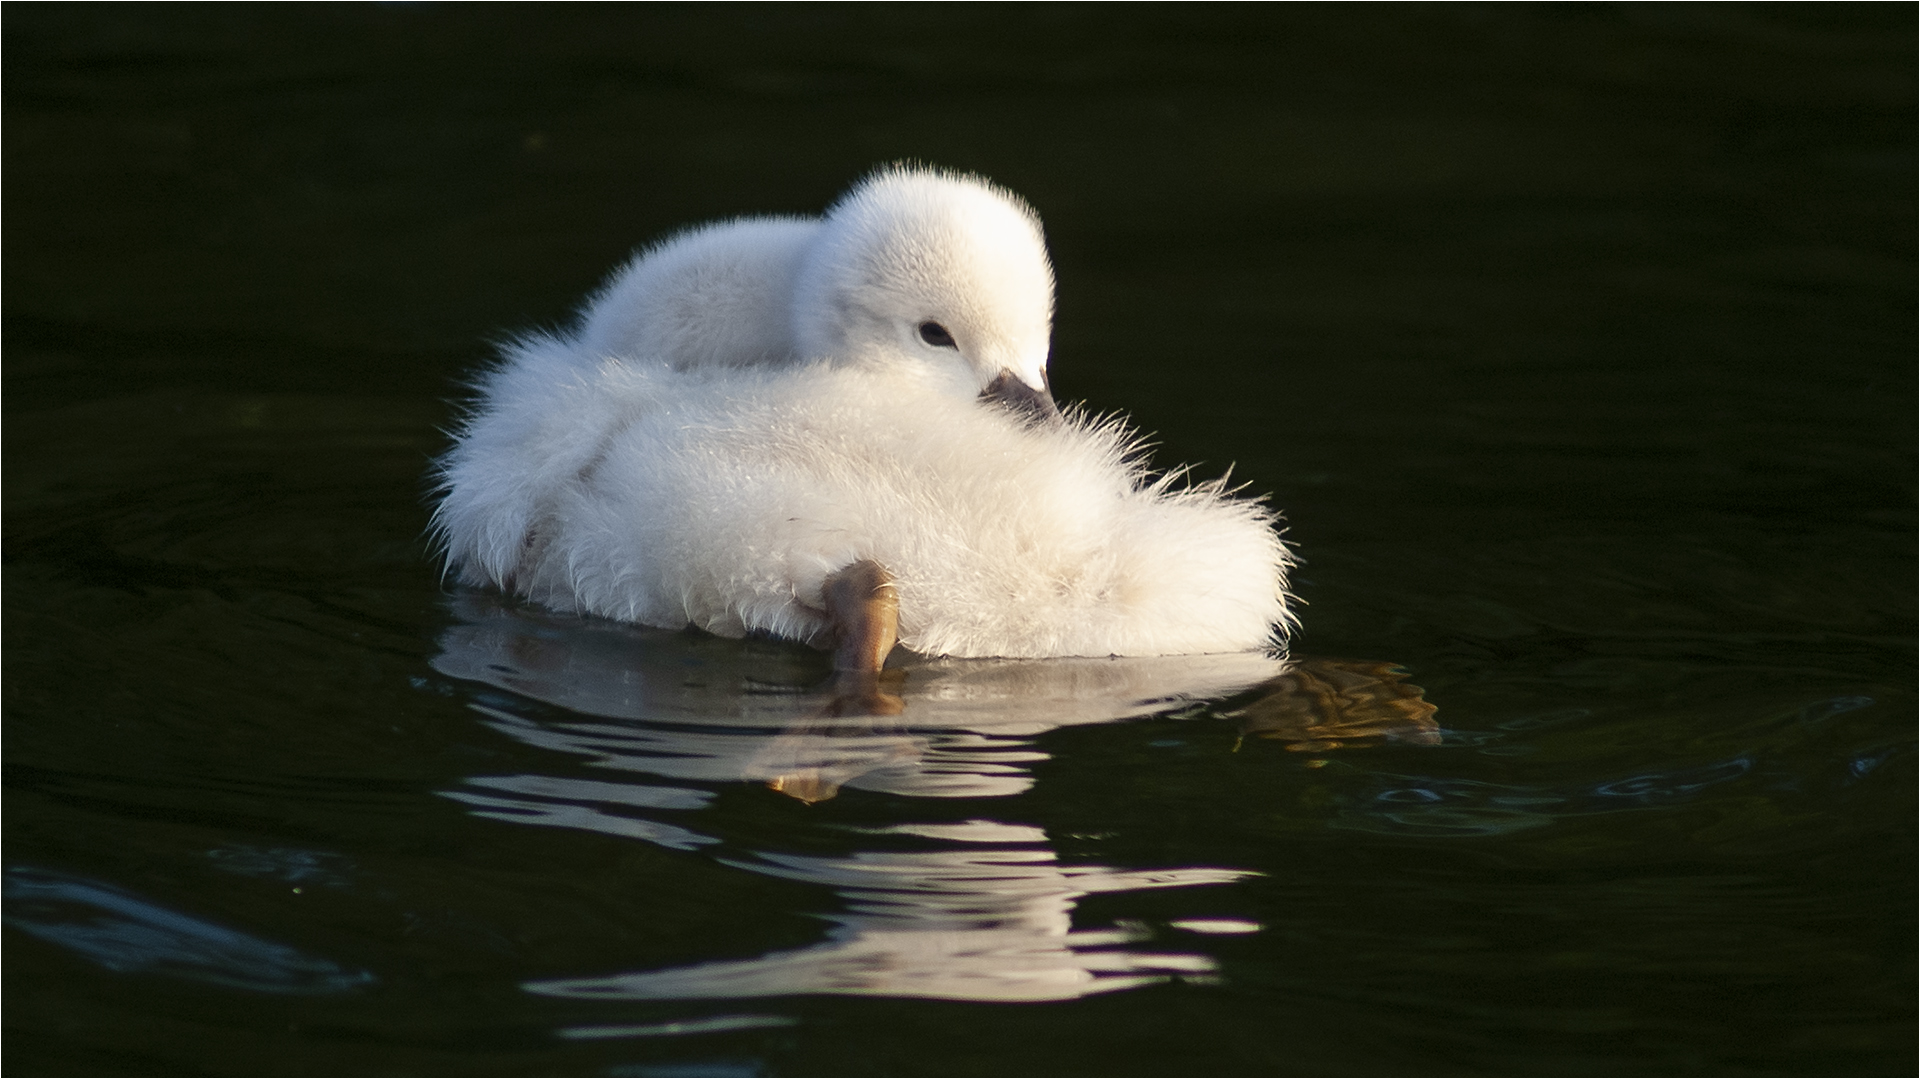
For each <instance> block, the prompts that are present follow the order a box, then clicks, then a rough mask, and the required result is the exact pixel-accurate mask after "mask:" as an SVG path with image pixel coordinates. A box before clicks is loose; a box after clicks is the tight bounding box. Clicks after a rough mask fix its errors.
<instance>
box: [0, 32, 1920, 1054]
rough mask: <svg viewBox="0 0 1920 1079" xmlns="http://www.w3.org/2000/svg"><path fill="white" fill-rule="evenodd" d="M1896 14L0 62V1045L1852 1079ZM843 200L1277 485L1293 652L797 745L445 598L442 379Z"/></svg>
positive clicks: (1042, 693) (1874, 1032)
mask: <svg viewBox="0 0 1920 1079" xmlns="http://www.w3.org/2000/svg"><path fill="white" fill-rule="evenodd" d="M1915 29H1916V27H1915V16H1914V13H1913V10H1912V9H1911V8H1910V7H1904V6H1898V5H1886V6H1882V7H1875V8H1864V9H1861V8H1819V9H1776V8H1768V9H1761V10H1757V11H1738V10H1729V9H1724V8H1719V7H1716V8H1711V9H1651V10H1646V9H1638V8H1626V9H1564V10H1563V9H1520V10H1514V9H1494V10H1479V9H1441V10H1420V11H1407V10H1389V11H1372V10H1368V11H1364V12H1361V11H1353V10H1346V9H1341V10H1329V11H1313V10H1308V11H1301V10H1295V9H1291V8H1288V9H1281V10H1277V11H1272V12H1266V13H1253V12H1248V11H1245V10H1242V9H1237V8H1236V9H1217V10H1216V9H1190V8H1178V9H1168V10H1145V11H1136V10H1133V9H1128V10H1126V11H1124V12H1120V11H1105V12H1094V13H1089V12H1087V11H1084V10H1082V9H1079V8H1037V9H1020V10H1018V11H1014V12H994V13H985V12H981V13H974V12H968V11H961V10H957V9H946V8H932V9H927V10H919V9H876V10H870V9H865V8H860V9H829V10H816V9H806V8H791V9H790V8H777V9H751V8H750V9H727V10H725V11H719V10H714V9H689V10H668V11H665V12H656V11H639V12H627V11H607V10H601V9H597V8H592V9H580V10H573V11H567V10H557V11H556V10H552V9H546V8H540V9H533V8H459V7H441V6H431V5H428V6H415V5H382V6H377V7H375V6H368V7H361V8H319V9H314V8H295V7H289V8H260V9H230V8H106V7H73V8H53V7H47V8H41V7H34V8H10V9H9V10H8V12H7V23H6V30H7V33H6V37H5V44H4V61H5V62H4V75H0V80H3V83H0V85H4V90H5V106H4V112H5V120H6V123H5V127H4V139H5V142H4V145H5V150H6V155H7V156H6V162H7V164H6V179H7V182H8V187H7V193H6V210H7V218H6V220H7V226H8V229H7V235H6V238H5V255H6V256H7V257H6V259H5V263H4V300H5V314H4V332H5V346H6V351H5V357H6V368H5V391H6V396H5V451H6V452H5V461H4V469H5V474H4V480H5V487H4V497H5V511H6V517H5V556H6V567H7V573H6V579H5V584H6V592H5V616H6V617H5V660H4V662H5V669H4V674H5V678H4V691H5V697H4V700H5V715H6V732H7V736H8V737H7V742H6V791H7V802H6V809H7V817H6V820H7V825H6V851H5V864H6V878H5V879H6V895H7V905H6V917H7V924H8V925H9V926H10V927H11V929H10V930H9V936H8V952H7V989H8V991H9V992H8V1008H7V1012H6V1023H7V1034H8V1037H7V1040H6V1050H5V1052H6V1061H5V1063H6V1067H7V1068H8V1070H10V1071H17V1072H21V1073H23V1074H27V1073H47V1074H59V1073H86V1074H98V1073H116V1074H117V1073H169V1074H178V1073H180V1072H183V1071H194V1072H211V1073H248V1074H261V1073H302V1074H313V1073H328V1072H342V1073H371V1072H379V1073H398V1072H422V1073H466V1074H495V1073H511V1074H550V1073H564V1074H611V1075H647V1074H668V1075H691V1074H703V1075H713V1074H767V1075H777V1074H836V1073H843V1074H882V1073H886V1074H945V1073H962V1072H964V1073H970V1074H1041V1073H1053V1074H1086V1073H1111V1074H1146V1073H1155V1074H1291V1073H1314V1074H1325V1073H1345V1072H1353V1073H1360V1072H1365V1073H1382V1072H1392V1071H1402V1072H1419V1073H1479V1074H1489V1073H1527V1074H1539V1073H1545V1072H1564V1073H1609V1074H1626V1073H1631V1074H1655V1073H1657V1074H1677V1073H1686V1074H1747V1073H1760V1074H1819V1073H1830V1072H1848V1073H1881V1072H1891V1071H1911V1070H1912V1069H1913V1067H1914V1066H1915V1060H1914V1052H1913V1045H1914V1029H1913V1004H1914V991H1913V985H1914V963H1913V954H1914V952H1913V944H1914V941H1913V925H1914V910H1913V892H1914V889H1913V880H1914V857H1913V851H1914V835H1913V832H1914V828H1913V812H1912V806H1913V795H1914V769H1913V762H1914V754H1913V729H1914V720H1915V715H1914V712H1915V707H1914V692H1913V690H1914V619H1913V606H1914V594H1915V577H1914V562H1913V551H1914V491H1913V478H1914V452H1913V447H1914V444H1915V429H1914V426H1915V425H1914V420H1913V400H1914V362H1913V357H1914V353H1915V344H1916V342H1915V329H1914V326H1915V315H1916V310H1915V301H1914V294H1915V273H1914V240H1913V237H1914V235H1915V224H1916V223H1915V213H1914V204H1915V183H1914V180H1915V166H1914V152H1915V145H1914V143H1915V139H1914V135H1913V132H1914V130H1915V126H1916V125H1915V119H1916V118H1915V109H1914V94H1913V86H1914V83H1915V77H1916V71H1915V61H1914V54H1913V48H1912V42H1913V39H1914V38H1913V35H1914V32H1915ZM900 158H918V159H922V160H928V161H933V162H937V163H941V164H945V165H949V166H953V167H958V168H966V169H976V170H979V171H980V172H982V173H984V174H986V175H989V176H992V177H994V178H995V179H997V180H999V181H1001V182H1003V183H1005V184H1007V185H1008V186H1010V187H1012V188H1013V189H1014V190H1016V191H1019V192H1020V193H1022V194H1023V195H1025V196H1026V197H1027V198H1029V199H1030V200H1031V201H1032V202H1033V203H1034V204H1035V206H1036V207H1037V208H1038V209H1039V211H1040V213H1041V214H1042V216H1043V218H1044V219H1045V221H1046V223H1047V228H1048V235H1049V241H1050V243H1051V245H1052V249H1053V252H1054V255H1055V259H1056V264H1057V270H1058V273H1059V278H1060V309H1059V319H1058V326H1057V333H1056V340H1055V354H1054V357H1055V358H1054V377H1055V385H1056V388H1057V389H1058V391H1059V392H1060V395H1061V396H1062V397H1064V398H1068V399H1074V400H1085V401H1087V402H1089V403H1090V404H1091V405H1092V406H1093V407H1095V408H1096V409H1101V410H1109V409H1112V410H1124V411H1127V412H1130V413H1131V414H1132V415H1133V417H1134V418H1135V420H1136V421H1137V422H1138V423H1139V424H1140V425H1141V426H1142V427H1143V428H1145V429H1146V430H1148V431H1151V432H1154V433H1155V437H1156V439H1157V441H1158V442H1159V449H1158V450H1157V451H1156V452H1157V459H1158V460H1159V461H1161V462H1162V463H1163V464H1175V463H1179V462H1184V461H1194V462H1199V463H1200V474H1201V475H1210V474H1217V473H1218V472H1219V471H1220V470H1222V469H1224V468H1226V467H1227V466H1228V465H1229V464H1231V465H1232V466H1233V468H1234V475H1235V476H1236V477H1237V478H1238V479H1239V480H1242V481H1244V482H1246V483H1248V484H1249V485H1250V487H1251V489H1252V490H1254V491H1258V492H1270V493H1271V494H1272V496H1273V498H1274V501H1275V503H1276V504H1277V505H1278V506H1280V507H1281V508H1282V509H1283V510H1284V511H1285V512H1286V514H1287V517H1288V521H1289V527H1290V532H1289V536H1290V538H1291V539H1292V540H1293V541H1295V542H1296V543H1297V544H1298V545H1299V549H1300V552H1301V554H1302V555H1303V556H1304V558H1305V559H1306V565H1305V567H1304V568H1303V570H1302V572H1301V575H1300V579H1299V581H1298V587H1299V590H1300V592H1301V593H1302V595H1303V597H1304V598H1305V600H1306V601H1307V603H1308V605H1307V606H1306V607H1305V608H1304V609H1303V611H1302V620H1303V626H1304V628H1303V632H1302V634H1301V637H1300V639H1299V641H1298V642H1297V644H1296V654H1297V655H1298V656H1299V657H1301V658H1303V659H1304V660H1306V661H1308V662H1307V663H1306V664H1305V665H1304V666H1302V667H1301V668H1299V669H1298V670H1296V671H1295V672H1292V673H1287V672H1283V671H1281V670H1279V669H1278V668H1276V667H1275V666H1274V665H1272V664H1271V662H1270V661H1268V660H1265V659H1262V658H1261V657H1240V658H1239V659H1237V660H1224V659H1223V660H1207V661H1181V660H1167V661H1157V662H1145V661H1143V662H1135V663H1107V662H1105V661H1077V662H1069V663H1041V664H994V663H984V664H953V663H942V662H940V661H933V660H927V661H918V662H915V663H912V664H909V665H908V667H907V669H906V673H905V675H904V680H903V682H902V683H901V689H900V692H901V694H902V697H903V699H904V700H905V702H906V703H907V706H908V707H907V710H906V711H905V712H904V713H903V715H902V716H901V717H900V718H899V719H898V720H897V721H891V722H886V723H880V722H867V723H848V722H844V721H843V720H844V717H840V718H839V719H836V717H833V716H831V715H830V713H831V711H832V709H831V708H830V707H827V704H828V702H827V701H825V700H823V698H822V697H821V693H822V690H821V683H822V681H823V680H824V679H825V677H826V674H827V672H826V668H825V661H824V659H823V658H822V657H821V656H820V655H818V654H816V653H812V652H810V651H808V650H807V649H804V648H800V647H796V646H789V645H783V644H779V643H776V642H729V641H721V640H716V639H713V638H706V637H700V636H697V635H688V634H681V633H672V632H663V631H651V630H639V629H634V628H631V627H621V626H617V625H612V624H608V623H597V622H592V621H582V620H576V619H565V618H557V617H555V616H552V615H549V614H545V613H543V612H540V611H538V610H536V609H531V608H527V607H524V606H519V605H515V604H512V603H505V602H502V601H500V600H499V599H498V598H497V597H489V596H486V595H483V594H476V593H464V592H458V591H452V590H449V589H447V588H445V587H443V583H442V580H441V577H440V575H439V573H438V569H437V567H436V566H435V565H434V564H433V562H432V559H431V557H430V552H429V551H428V549H427V545H426V543H425V541H424V540H423V538H422V531H423V528H424V526H425V522H426V513H427V509H426V505H425V501H424V491H425V480H424V475H425V473H426V470H427V462H428V460H429V459H430V457H431V456H432V455H433V454H435V453H438V452H440V451H441V450H442V449H443V448H444V446H445V444H446V439H445V436H444V434H443V433H442V430H443V429H444V428H445V427H446V426H447V425H448V424H449V423H450V422H452V418H453V416H454V409H453V406H452V405H451V404H450V403H449V402H450V400H451V399H453V398H456V397H457V396H458V395H459V392H460V391H459V389H458V379H459V378H460V377H462V375H463V373H464V372H467V371H470V370H471V369H472V368H473V367H474V366H475V365H476V364H478V363H480V362H482V361H483V360H484V359H485V357H486V356H487V354H488V352H487V345H486V342H487V341H488V340H489V339H490V338H496V337H497V336H499V335H500V334H503V333H507V332H511V331H512V330H515V329H518V328H523V327H527V326H531V325H553V324H558V323H561V322H563V321H564V320H565V319H567V318H568V317H569V315H570V312H571V311H572V309H573V305H575V304H576V303H577V302H578V301H579V299H580V297H581V296H582V295H583V294H584V293H585V292H586V291H587V290H589V289H590V288H591V287H592V286H593V285H594V284H595V283H596V282H597V280H598V279H599V277H600V276H601V275H602V274H603V273H605V272H606V271H607V270H608V269H609V268H610V267H612V266H613V265H614V264H615V263H617V262H618V261H619V260H620V259H621V258H622V257H624V256H625V254H626V253H627V252H628V251H630V250H631V249H632V248H633V247H634V246H635V245H637V244H642V243H645V242H647V241H649V240H651V239H653V238H656V237H658V236H659V235H661V234H662V233H663V232H664V231H667V230H670V229H672V228H673V227H675V226H677V225H680V224H684V223H687V222H692V221H698V220H704V219H710V218H714V217H720V216H726V215H731V214H737V213H742V212H817V211H818V210H819V209H820V208H821V207H822V206H823V205H824V204H825V203H826V202H827V201H828V200H829V199H831V198H832V197H833V195H834V194H836V193H837V192H838V191H840V190H842V189H844V188H845V187H846V186H847V185H848V184H849V183H850V182H851V181H852V180H853V179H855V178H856V177H858V176H859V175H860V174H861V173H862V172H863V171H864V170H865V169H867V168H869V167H871V166H872V165H874V164H876V163H878V162H882V161H887V160H894V159H900ZM1275 678H1292V679H1293V681H1292V682H1288V683H1285V687H1286V692H1285V694H1282V695H1281V696H1280V697H1276V696H1275V694H1274V689H1275V686H1276V683H1274V682H1273V681H1272V680H1273V679H1275ZM1261 685H1265V686H1266V689H1265V690H1256V689H1251V688H1250V687H1255V686H1261ZM1276 700H1277V701H1278V702H1279V703H1274V702H1275V701H1276ZM1262 701H1265V702H1267V703H1266V704H1264V705H1263V704H1262V703H1261V702H1262ZM1329 701H1342V702H1345V703H1343V704H1338V705H1335V704H1328V703H1325V702H1329ZM1313 702H1321V703H1318V704H1316V703H1313ZM1416 704H1417V705H1418V707H1416ZM1427 706H1431V708H1433V709H1437V711H1431V715H1430V716H1429V715H1428V711H1430V709H1428V708H1427ZM1328 708H1332V709H1333V712H1331V713H1329V712H1327V711H1326V709H1328ZM1315 709H1319V711H1316V710H1315ZM1410 716H1412V717H1415V718H1419V717H1425V718H1426V720H1427V721H1428V722H1429V725H1437V726H1434V727H1433V728H1432V729H1428V728H1427V727H1421V726H1419V725H1418V724H1415V725H1414V727H1413V728H1406V727H1405V724H1404V723H1403V722H1402V721H1405V720H1407V719H1408V718H1409V717H1410ZM1395 717H1398V718H1397V719H1396V718H1395ZM1396 724H1399V726H1396ZM776 787H777V788H779V789H775V788H776ZM802 795H804V797H802Z"/></svg>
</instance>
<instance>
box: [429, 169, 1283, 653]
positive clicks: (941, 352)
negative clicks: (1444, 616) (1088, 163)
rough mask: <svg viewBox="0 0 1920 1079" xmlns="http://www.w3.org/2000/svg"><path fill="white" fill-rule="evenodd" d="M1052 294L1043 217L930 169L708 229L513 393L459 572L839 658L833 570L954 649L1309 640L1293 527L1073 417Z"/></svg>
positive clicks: (602, 310)
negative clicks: (832, 618)
mask: <svg viewBox="0 0 1920 1079" xmlns="http://www.w3.org/2000/svg"><path fill="white" fill-rule="evenodd" d="M1052 293H1053V278H1052V271H1051V268H1050V266H1049V264H1048V261H1047V256H1046V249H1045V246H1044V243H1043V241H1042V238H1041V233H1040V228H1039V222H1038V221H1037V219H1036V218H1035V217H1034V216H1033V214H1032V212H1031V211H1030V210H1028V209H1027V208H1026V207H1025V205H1024V204H1022V203H1021V202H1020V201H1019V200H1018V199H1016V198H1014V197H1013V196H1012V195H1010V194H1008V193H1006V192H1004V191H1001V190H1000V189H998V188H995V187H993V186H991V185H989V184H987V183H985V182H983V181H980V180H977V179H974V178H971V177H962V176H955V175H950V174H946V173H940V172H934V171H930V170H924V169H911V168H904V167H896V168H892V169H888V170H884V171H881V172H879V173H877V174H875V175H874V176H872V177H871V178H869V179H868V180H866V181H864V182H863V183H862V184H860V185H858V186H857V187H855V188H854V189H853V190H852V191H851V192H849V193H848V194H847V195H846V196H845V197H844V198H843V199H842V200H841V201H840V202H839V203H837V204H836V205H835V206H834V207H833V208H832V210H830V211H829V213H828V214H827V216H826V217H825V218H824V219H821V220H809V219H797V218H748V219H742V220H738V221H733V222H727V223H722V224H716V225H709V226H706V227H703V228H698V229H694V230H692V231H689V232H685V233H682V234H680V235H679V236H677V237H674V238H671V239H669V240H667V241H666V242H664V243H662V244H660V245H659V246H657V247H655V248H653V249H651V250H649V251H646V252H644V253H642V254H641V255H640V256H638V257H637V258H635V259H634V261H633V262H632V263H630V264H629V265H628V266H627V267H625V268H624V269H623V270H621V271H620V272H619V273H617V274H615V275H614V277H613V278H612V280H611V281H610V283H609V284H608V285H607V286H606V287H605V288H604V289H602V290H601V291H600V292H599V293H598V294H597V295H596V296H595V297H594V298H593V299H592V300H591V301H590V303H589V306H588V308H587V310H586V311H585V313H584V316H583V318H582V321H581V324H580V326H579V328H578V330H577V331H576V332H574V333H572V334H568V335H532V336H529V337H526V338H523V339H521V340H520V341H518V342H516V343H514V344H512V345H511V346H509V347H508V348H507V349H506V354H505V357H504V362H503V363H502V364H501V365H500V366H498V367H497V368H495V369H494V370H493V371H491V372H490V373H488V374H487V375H485V376H484V377H483V378H482V380H481V382H480V384H479V389H480V397H479V400H478V402H477V403H476V405H475V407H474V410H473V413H472V415H471V417H470V419H469V421H468V422H467V423H466V425H465V426H464V428H463V429H462V430H461V431H460V433H459V435H458V441H457V443H456V445H455V446H454V448H453V449H452V450H451V451H450V452H449V453H448V454H447V455H446V457H445V458H443V459H442V461H441V462H440V470H441V485H442V490H443V492H444V496H443V498H442V500H441V502H440V506H439V508H438V511H437V512H436V514H435V527H436V529H437V531H438V533H439V535H440V537H441V539H442V540H443V542H444V543H445V546H446V552H447V557H448V561H449V565H450V566H452V567H453V568H455V569H456V570H457V571H458V573H459V575H460V578H461V579H462V580H463V581H465V582H467V583H469V584H474V585H492V586H497V587H500V588H502V589H505V590H507V591H510V592H516V593H519V594H521V595H524V596H527V597H528V598H530V599H533V600H535V601H537V602H540V603H543V604H546V605H548V606H550V607H554V608H557V609H560V610H566V611H579V612H585V613H591V614H596V615H603V616H607V617H611V618H616V619H621V620H624V621H629V622H637V623H641V624H645V625H653V626H665V627H670V628H671V627H678V626H682V625H687V624H692V625H694V626H698V627H700V628H701V629H705V630H708V631H711V632H714V633H718V634H721V635H723V636H735V637H737V636H742V635H744V634H747V633H750V632H755V631H760V632H766V633H771V634H775V635H778V636H781V637H788V638H793V639H798V640H806V641H815V642H818V643H827V642H826V640H825V637H826V635H827V634H828V633H829V625H828V621H827V616H826V613H825V606H826V604H825V600H824V599H823V596H822V589H823V584H824V582H825V581H826V579H827V578H828V576H829V575H831V574H833V573H835V572H836V571H837V570H840V569H842V568H844V567H846V566H848V565H849V564H851V563H854V562H858V561H861V560H869V559H870V560H873V561H875V562H877V563H879V564H880V565H881V566H883V567H885V569H886V570H887V571H888V572H889V573H890V574H891V575H892V577H893V579H894V584H895V587H896V588H897V590H898V596H899V640H900V644H901V645H903V646H905V647H906V648H908V649H911V650H913V651H916V652H920V653H923V654H928V655H953V656H1009V657H1015V656H1034V657H1037V656H1105V655H1169V654H1180V653H1201V652H1235V651H1244V650H1249V649H1258V648H1262V647H1270V646H1275V645H1277V644H1279V643H1280V642H1281V641H1282V640H1283V639H1284V638H1283V634H1284V631H1285V629H1286V628H1287V627H1288V626H1289V625H1290V622H1291V618H1290V615H1289V612H1288V610H1287V606H1286V603H1287V593H1286V570H1287V567H1288V564H1289V561H1290V559H1289V557H1288V554H1287V551H1286V548H1285V547H1284V545H1283V544H1282V543H1281V541H1280V539H1279V537H1278V536H1277V534H1276V533H1275V531H1274V528H1273V515H1272V514H1271V513H1270V512H1269V511H1268V510H1267V509H1266V508H1264V507H1263V506H1261V505H1260V504H1259V503H1257V502H1252V501H1248V500H1244V499H1237V498H1234V497H1231V496H1230V494H1229V493H1228V492H1226V491H1225V490H1223V487H1222V484H1221V483H1220V482H1217V481H1216V482H1213V483H1205V484H1198V485H1193V486H1186V487H1182V486H1179V485H1177V484H1176V483H1174V482H1173V481H1172V480H1171V478H1170V477H1161V478H1158V479H1156V478H1153V477H1151V476H1149V475H1148V474H1147V473H1146V472H1145V470H1144V468H1143V466H1142V465H1140V464H1139V463H1138V461H1137V459H1136V456H1135V454H1134V452H1133V450H1134V447H1133V442H1132V436H1131V434H1130V433H1129V432H1128V430H1127V429H1126V428H1125V427H1124V426H1123V425H1121V424H1120V423H1119V422H1117V421H1099V420H1093V419H1089V418H1087V417H1085V416H1083V415H1070V416H1068V417H1066V418H1065V419H1064V420H1062V419H1059V418H1057V417H1053V416H1051V415H1050V414H1049V413H1050V410H1051V407H1052V405H1051V399H1050V398H1047V397H1046V385H1047V383H1046V361H1047V350H1048V341H1049V337H1050V333H1051V321H1052V301H1053V296H1052ZM983 398H986V399H983ZM996 400H999V401H1007V402H1010V403H1011V404H1012V405H1015V406H1020V407H1024V408H1025V409H1026V410H1027V412H1026V414H1022V413H1021V412H1020V411H1018V410H1017V409H1016V408H1014V407H1009V406H1008V405H1004V404H1000V403H996Z"/></svg>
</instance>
